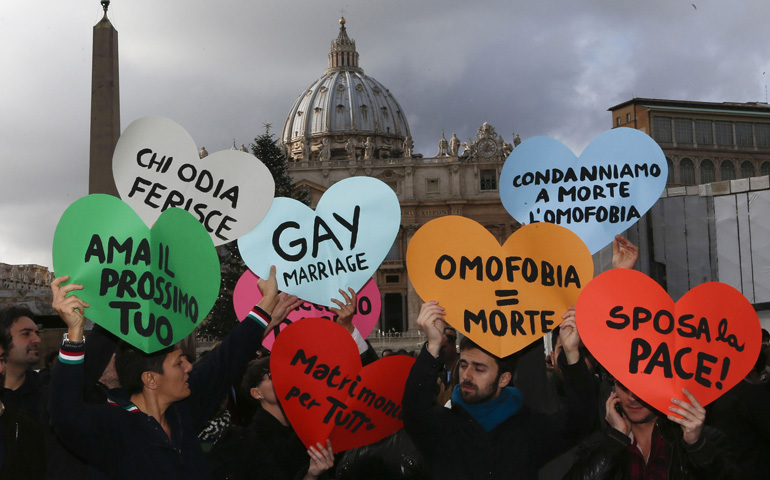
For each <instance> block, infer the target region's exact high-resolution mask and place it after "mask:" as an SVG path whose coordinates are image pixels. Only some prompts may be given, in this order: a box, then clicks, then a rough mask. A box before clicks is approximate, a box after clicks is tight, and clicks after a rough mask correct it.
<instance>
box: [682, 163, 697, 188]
mask: <svg viewBox="0 0 770 480" xmlns="http://www.w3.org/2000/svg"><path fill="white" fill-rule="evenodd" d="M679 183H681V184H682V185H695V164H694V163H692V160H690V159H689V158H683V159H681V160H680V161H679Z"/></svg>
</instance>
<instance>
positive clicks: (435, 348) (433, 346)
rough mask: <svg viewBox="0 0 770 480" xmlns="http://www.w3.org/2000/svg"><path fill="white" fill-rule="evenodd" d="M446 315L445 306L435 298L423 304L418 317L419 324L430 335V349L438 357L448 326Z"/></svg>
mask: <svg viewBox="0 0 770 480" xmlns="http://www.w3.org/2000/svg"><path fill="white" fill-rule="evenodd" d="M445 315H446V311H445V310H444V307H442V306H441V305H439V304H438V302H437V301H435V300H433V301H430V302H425V303H423V304H422V307H420V315H419V316H418V317H417V325H419V327H420V328H421V329H422V331H423V332H425V336H427V337H428V351H429V352H430V353H431V355H433V356H434V357H438V352H439V350H440V349H441V339H442V337H443V335H444V327H446V321H445V320H444V316H445Z"/></svg>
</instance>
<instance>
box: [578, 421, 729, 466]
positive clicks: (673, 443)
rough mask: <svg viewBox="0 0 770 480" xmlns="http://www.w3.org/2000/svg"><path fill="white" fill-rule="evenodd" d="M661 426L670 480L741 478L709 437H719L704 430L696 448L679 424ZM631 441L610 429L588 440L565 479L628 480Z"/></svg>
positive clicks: (666, 422) (669, 422)
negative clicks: (689, 441)
mask: <svg viewBox="0 0 770 480" xmlns="http://www.w3.org/2000/svg"><path fill="white" fill-rule="evenodd" d="M658 426H659V428H660V434H661V435H662V436H663V440H664V441H665V442H666V448H667V454H668V455H667V456H668V458H670V459H671V461H670V463H669V465H668V477H667V478H668V480H701V479H702V480H712V479H713V480H720V479H732V478H739V477H737V476H736V471H735V468H734V465H733V464H732V463H731V462H730V461H729V460H727V459H726V458H725V457H724V455H722V453H721V452H719V451H718V450H717V448H716V446H715V442H714V441H713V440H712V439H711V438H709V435H711V434H717V432H713V430H710V429H708V430H707V429H704V434H703V435H701V438H700V440H698V441H697V442H696V443H695V444H693V445H688V444H686V443H685V441H684V440H683V439H682V429H681V428H680V427H679V425H677V424H675V423H673V422H671V421H669V420H666V419H659V420H658ZM629 445H631V439H630V438H629V437H628V436H627V435H624V434H623V433H622V432H620V431H618V430H616V429H614V428H611V427H608V428H607V429H605V430H604V431H600V432H596V433H594V434H593V435H591V436H590V437H588V438H587V439H586V440H585V441H584V442H583V443H582V444H581V448H580V453H579V458H578V461H577V462H575V465H573V467H572V468H571V469H570V471H569V472H567V475H566V476H565V477H564V480H625V479H628V478H629V477H628V476H629V461H630V455H632V453H631V452H629V451H628V447H629Z"/></svg>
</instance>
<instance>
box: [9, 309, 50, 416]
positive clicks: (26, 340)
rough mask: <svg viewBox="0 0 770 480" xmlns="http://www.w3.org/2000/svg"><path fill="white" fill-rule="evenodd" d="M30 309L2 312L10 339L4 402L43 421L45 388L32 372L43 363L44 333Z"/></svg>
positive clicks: (37, 376)
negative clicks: (42, 402)
mask: <svg viewBox="0 0 770 480" xmlns="http://www.w3.org/2000/svg"><path fill="white" fill-rule="evenodd" d="M33 318H34V314H33V313H32V312H31V311H30V310H29V309H27V308H23V307H9V308H6V309H5V310H3V311H2V312H0V331H2V332H3V333H4V334H5V336H6V337H7V338H8V339H9V341H10V343H9V347H8V350H7V352H6V355H7V359H6V368H5V371H6V380H5V388H4V389H3V399H4V401H5V404H6V405H11V406H13V407H15V408H17V409H19V410H21V411H22V412H24V413H26V414H28V415H31V416H33V417H35V418H42V416H43V410H44V409H43V408H42V406H41V400H42V398H43V395H44V393H45V386H44V385H43V382H42V381H41V380H40V378H39V375H38V374H37V373H36V372H35V371H33V370H32V369H33V368H34V367H35V365H37V363H38V361H40V336H39V333H40V331H39V330H38V328H37V325H36V324H35V322H34V320H32V319H33Z"/></svg>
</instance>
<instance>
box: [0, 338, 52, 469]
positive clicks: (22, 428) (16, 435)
mask: <svg viewBox="0 0 770 480" xmlns="http://www.w3.org/2000/svg"><path fill="white" fill-rule="evenodd" d="M7 349H8V338H7V337H6V336H5V335H4V334H3V332H1V331H0V391H1V390H2V388H3V383H4V382H5V358H6V357H5V355H6V354H5V352H6V351H7ZM45 466H46V458H45V441H44V440H43V427H42V425H40V423H39V422H37V421H35V419H33V418H32V417H30V416H29V415H27V414H25V413H24V412H21V411H19V410H17V409H15V408H13V407H11V406H7V405H5V404H3V403H2V402H0V478H2V479H3V480H41V479H43V478H44V477H45V472H46V469H45Z"/></svg>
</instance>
